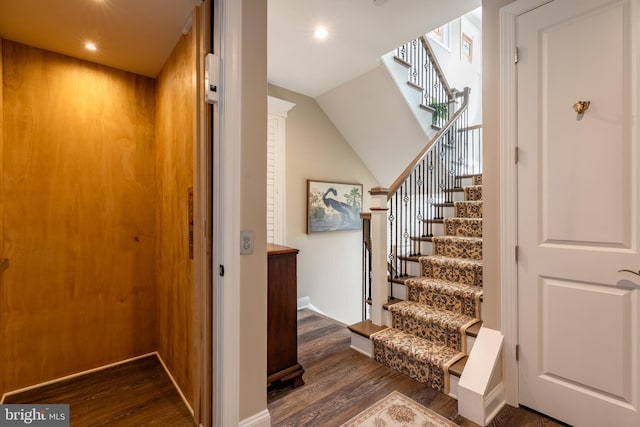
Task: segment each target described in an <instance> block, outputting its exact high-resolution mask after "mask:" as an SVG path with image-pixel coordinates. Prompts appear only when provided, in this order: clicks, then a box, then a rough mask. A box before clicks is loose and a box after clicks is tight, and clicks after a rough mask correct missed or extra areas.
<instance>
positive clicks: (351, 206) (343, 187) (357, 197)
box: [307, 179, 362, 234]
mask: <svg viewBox="0 0 640 427" xmlns="http://www.w3.org/2000/svg"><path fill="white" fill-rule="evenodd" d="M360 212H362V184H354V183H344V182H332V181H318V180H312V179H308V180H307V234H311V233H319V232H326V231H346V230H360V229H362V220H361V219H360Z"/></svg>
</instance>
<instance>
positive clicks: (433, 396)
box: [268, 309, 563, 427]
mask: <svg viewBox="0 0 640 427" xmlns="http://www.w3.org/2000/svg"><path fill="white" fill-rule="evenodd" d="M349 345H350V334H349V331H348V330H347V328H346V327H344V326H342V325H339V324H337V323H335V322H333V321H331V320H328V319H326V318H324V317H321V316H319V315H317V314H316V313H314V312H312V311H310V310H306V309H305V310H301V311H299V312H298V361H299V362H300V363H301V364H302V365H303V366H304V368H305V374H304V376H303V379H304V381H305V385H303V386H302V387H298V388H295V389H292V388H287V389H276V390H272V391H270V392H269V394H268V408H269V413H270V414H271V423H272V424H271V425H273V426H303V425H304V426H309V427H311V426H319V427H320V426H322V427H331V426H339V425H340V424H342V423H344V422H345V421H347V420H348V419H350V418H352V417H353V416H355V415H357V414H358V413H360V412H361V411H363V410H364V409H366V408H367V407H369V406H370V405H372V404H373V403H375V402H376V401H378V400H379V399H382V398H383V397H384V396H386V395H387V394H389V393H390V392H391V391H393V390H397V391H399V392H400V393H402V394H404V395H406V396H408V397H410V398H412V399H414V400H415V401H417V402H419V403H420V404H422V405H424V406H426V407H427V408H429V409H431V410H433V411H435V412H437V413H439V414H440V415H442V416H444V417H445V418H448V419H450V420H452V421H454V422H455V423H456V424H458V425H460V426H461V427H476V426H477V424H475V423H473V422H471V421H469V420H467V419H465V418H463V417H461V416H460V415H459V414H458V404H457V401H456V400H455V399H452V398H450V397H448V396H445V395H444V394H442V393H439V392H437V391H435V390H433V389H431V388H430V387H426V386H425V385H424V384H421V383H419V382H417V381H415V380H413V379H411V378H409V377H408V376H406V375H403V374H401V373H399V372H397V371H395V370H393V369H391V368H388V367H386V366H383V365H381V364H379V363H377V362H375V361H374V360H372V359H371V358H369V357H366V356H364V355H362V354H361V353H358V352H356V351H355V350H352V349H350V348H349ZM562 425H563V424H560V423H557V422H554V421H552V420H550V419H549V418H546V417H544V416H542V415H539V414H537V413H535V412H533V411H530V410H527V409H524V408H513V407H511V406H507V407H505V408H504V409H503V410H502V411H501V412H500V413H499V414H498V416H497V417H496V418H495V420H494V421H493V422H492V423H491V424H490V426H491V427H518V426H550V427H551V426H562Z"/></svg>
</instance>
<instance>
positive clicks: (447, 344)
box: [370, 175, 482, 394]
mask: <svg viewBox="0 0 640 427" xmlns="http://www.w3.org/2000/svg"><path fill="white" fill-rule="evenodd" d="M470 180H472V184H473V185H469V186H465V187H463V189H462V191H461V192H463V194H464V200H463V201H456V202H454V203H453V206H454V209H455V216H454V217H452V218H444V219H443V220H441V221H438V222H439V223H441V224H442V229H443V232H444V235H441V236H434V237H432V238H431V239H430V243H431V245H432V253H433V255H428V256H422V257H419V259H418V262H419V264H420V271H421V274H420V277H416V278H409V279H406V280H405V282H404V285H405V286H406V288H407V291H406V296H407V300H405V301H401V302H397V303H395V304H390V305H389V306H388V310H389V312H390V313H391V327H390V328H386V329H382V330H381V331H380V332H376V333H373V334H372V335H371V336H370V339H371V340H372V342H373V348H374V357H375V359H376V360H377V361H378V362H380V363H383V364H385V365H387V366H390V367H392V368H394V369H396V370H398V371H400V372H402V373H404V374H406V375H408V376H410V377H412V378H414V379H416V380H418V381H420V382H423V383H425V384H428V385H429V386H431V387H433V388H434V389H436V390H439V391H442V392H444V393H445V394H449V393H450V383H451V381H450V375H451V373H450V369H451V367H452V365H454V364H455V363H456V362H459V361H462V360H464V359H465V358H466V356H467V355H468V352H469V351H470V350H471V348H470V347H471V346H470V345H469V338H468V336H467V330H469V328H471V327H473V326H475V327H476V328H474V330H475V329H477V327H478V326H479V324H480V323H481V320H480V318H481V317H480V316H481V304H480V303H481V299H482V176H481V175H476V176H473V177H470ZM427 221H434V220H427ZM458 376H459V374H458Z"/></svg>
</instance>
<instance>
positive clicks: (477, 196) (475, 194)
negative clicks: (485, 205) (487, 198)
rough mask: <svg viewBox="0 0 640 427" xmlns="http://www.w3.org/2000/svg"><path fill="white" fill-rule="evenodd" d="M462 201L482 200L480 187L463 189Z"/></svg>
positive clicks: (471, 186)
mask: <svg viewBox="0 0 640 427" xmlns="http://www.w3.org/2000/svg"><path fill="white" fill-rule="evenodd" d="M464 199H465V200H466V201H469V202H471V201H480V200H482V185H469V186H466V187H464Z"/></svg>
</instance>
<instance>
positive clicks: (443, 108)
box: [429, 98, 449, 123]
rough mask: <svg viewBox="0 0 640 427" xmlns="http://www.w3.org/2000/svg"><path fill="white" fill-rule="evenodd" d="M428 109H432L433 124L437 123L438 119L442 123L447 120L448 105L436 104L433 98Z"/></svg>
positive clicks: (443, 103) (444, 103)
mask: <svg viewBox="0 0 640 427" xmlns="http://www.w3.org/2000/svg"><path fill="white" fill-rule="evenodd" d="M429 107H431V108H433V116H432V117H433V123H436V122H438V119H442V120H444V121H446V120H447V118H448V116H449V104H448V103H446V102H438V101H437V100H436V99H435V98H433V99H432V100H431V102H430V103H429Z"/></svg>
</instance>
